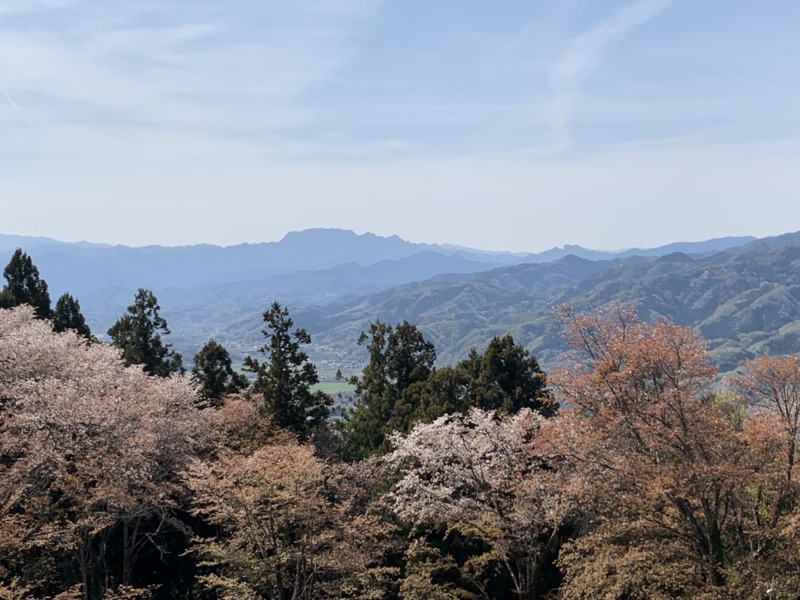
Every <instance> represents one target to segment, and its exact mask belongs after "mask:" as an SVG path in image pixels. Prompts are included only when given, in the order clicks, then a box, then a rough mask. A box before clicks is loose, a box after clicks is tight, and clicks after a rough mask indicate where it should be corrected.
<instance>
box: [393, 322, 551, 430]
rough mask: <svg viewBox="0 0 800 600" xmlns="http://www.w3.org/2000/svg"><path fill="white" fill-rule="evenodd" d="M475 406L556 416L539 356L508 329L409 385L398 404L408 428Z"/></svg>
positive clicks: (400, 413) (402, 418)
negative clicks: (483, 347) (482, 348)
mask: <svg viewBox="0 0 800 600" xmlns="http://www.w3.org/2000/svg"><path fill="white" fill-rule="evenodd" d="M471 408H478V409H481V410H485V411H490V410H491V411H497V412H500V413H507V414H514V413H516V412H518V411H520V410H521V409H523V408H529V409H531V410H534V411H536V412H538V413H539V414H541V415H542V416H545V417H551V416H553V415H554V414H555V412H556V410H557V409H558V404H557V403H555V402H554V401H553V399H552V396H551V394H550V391H549V390H548V389H547V377H546V375H545V374H544V372H543V371H542V370H541V368H540V367H539V363H538V361H537V360H536V359H535V358H534V357H532V356H530V355H529V354H528V351H527V350H525V348H524V347H523V346H520V345H519V344H516V343H515V342H514V338H513V337H512V336H511V335H505V336H503V337H495V338H493V339H492V340H491V341H490V342H489V345H488V346H487V348H486V351H485V352H484V353H483V354H480V353H478V351H477V350H476V349H475V348H473V349H471V350H470V352H469V356H468V357H467V358H466V359H464V360H462V361H461V362H459V363H458V364H457V365H455V366H453V367H444V368H441V369H437V370H436V371H434V372H433V373H431V375H430V376H429V377H428V378H427V379H426V380H424V381H422V382H419V383H415V384H413V385H411V386H410V387H409V388H408V389H407V390H405V392H404V393H403V395H402V396H401V398H400V400H399V401H398V403H397V406H396V409H395V413H396V414H397V415H398V417H399V420H397V421H396V423H397V424H399V425H402V427H396V429H398V430H400V431H402V432H403V433H407V432H408V431H410V430H411V428H412V427H413V426H414V425H415V424H417V423H430V422H431V421H433V420H434V419H437V418H439V417H441V416H442V415H446V414H451V413H462V414H466V413H467V412H469V410H470V409H471Z"/></svg>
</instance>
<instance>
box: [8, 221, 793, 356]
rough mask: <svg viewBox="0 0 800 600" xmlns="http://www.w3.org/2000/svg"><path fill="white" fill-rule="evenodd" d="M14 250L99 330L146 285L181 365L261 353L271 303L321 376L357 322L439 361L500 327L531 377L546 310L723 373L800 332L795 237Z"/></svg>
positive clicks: (319, 235) (352, 237)
mask: <svg viewBox="0 0 800 600" xmlns="http://www.w3.org/2000/svg"><path fill="white" fill-rule="evenodd" d="M26 239H27V241H29V242H30V243H31V244H32V246H33V250H31V251H30V252H31V254H32V256H33V258H34V261H35V262H36V264H37V266H38V267H39V270H40V272H41V274H42V276H43V277H44V278H45V280H46V281H47V282H48V284H49V285H50V289H51V294H52V296H53V298H54V299H55V297H57V295H59V294H60V293H61V292H62V291H64V290H69V291H70V292H71V293H73V294H74V295H76V296H77V297H78V299H79V300H80V302H81V306H82V308H83V311H84V313H85V314H86V316H87V319H88V321H89V324H90V325H91V327H92V329H93V330H94V331H96V332H98V333H100V334H102V333H103V332H105V330H106V329H107V328H108V327H109V326H110V325H111V324H112V323H113V322H114V321H115V320H116V318H117V317H119V315H120V314H122V312H123V311H124V310H125V307H126V306H127V305H128V304H129V303H130V302H131V300H132V298H133V293H134V292H135V290H136V288H138V287H149V288H151V289H153V290H154V291H155V292H156V294H157V296H158V298H159V301H160V303H161V306H162V314H163V315H164V316H165V317H166V318H167V320H168V321H169V324H170V327H171V329H172V335H171V336H170V338H171V341H172V343H173V344H174V345H175V347H176V349H178V350H179V351H181V352H182V353H184V355H185V356H186V358H191V356H193V355H194V353H195V352H196V351H197V350H198V349H199V348H200V347H201V346H202V344H203V343H204V342H205V341H207V340H208V339H209V338H211V337H214V338H216V339H217V340H218V341H220V342H221V343H223V344H224V345H225V346H227V347H228V348H229V349H230V350H231V352H232V354H233V355H234V356H238V357H242V356H244V355H247V354H251V353H252V352H253V350H254V348H256V347H258V346H259V345H260V342H261V334H260V331H261V313H262V311H263V310H264V309H265V308H266V307H267V306H268V305H269V303H270V302H272V301H273V300H277V301H279V302H282V303H284V304H285V305H287V306H289V307H290V308H291V310H292V314H293V317H294V318H295V321H296V322H297V323H298V325H299V326H302V327H305V328H307V329H308V330H309V332H310V333H311V334H312V336H313V338H314V347H313V348H312V352H311V353H312V356H313V358H314V359H315V360H317V361H319V362H320V364H321V366H322V367H323V368H325V367H331V368H336V367H338V366H349V367H352V368H358V366H359V365H360V364H361V362H362V361H363V355H362V349H361V348H359V347H357V346H356V344H355V340H356V339H357V338H358V335H359V333H360V332H361V331H362V330H364V329H365V328H366V327H368V324H369V322H370V321H374V320H375V319H377V318H380V319H382V320H384V321H387V322H397V321H400V320H403V319H407V320H409V321H411V322H413V323H416V324H418V325H419V327H420V328H421V329H422V330H423V332H424V333H425V334H426V335H427V336H428V337H429V338H430V339H431V340H432V341H433V342H434V343H435V344H436V346H437V349H438V351H439V358H440V363H442V364H446V363H450V362H452V361H455V360H457V359H460V358H462V357H463V356H464V355H465V354H466V353H467V351H468V350H469V348H470V347H472V346H477V347H481V346H483V345H484V344H485V343H486V342H487V340H488V339H490V338H491V337H492V336H495V335H500V334H504V333H506V332H511V333H512V334H513V335H514V337H515V338H516V339H517V340H518V341H519V342H521V343H523V344H525V345H526V346H527V347H528V349H529V350H530V351H531V352H533V353H534V354H535V355H536V356H537V357H538V358H539V359H540V361H541V362H542V363H543V364H544V365H546V366H552V365H554V364H555V363H556V362H557V361H558V360H559V358H560V356H561V354H562V352H563V351H564V346H563V343H562V341H561V338H560V329H559V326H558V324H557V323H556V321H555V319H554V318H553V308H554V307H555V306H558V305H559V304H562V303H564V302H572V303H573V304H574V305H575V306H576V307H577V308H579V309H585V310H593V309H595V308H596V307H599V306H603V305H605V304H607V303H609V302H612V301H621V302H625V303H631V302H635V303H636V304H637V305H638V306H639V308H640V311H641V312H642V315H643V316H644V317H645V318H650V319H655V318H659V317H661V316H669V317H671V318H672V319H674V320H675V321H676V322H677V323H679V324H682V325H691V326H695V327H697V328H698V329H699V331H700V333H701V334H702V335H703V336H704V337H705V338H706V339H707V340H708V341H709V344H710V348H711V349H712V352H713V355H714V356H715V358H716V359H717V360H718V361H719V362H720V366H721V367H722V368H723V369H731V368H735V367H736V365H737V364H738V363H739V361H740V360H741V359H742V358H744V357H747V356H751V355H752V354H753V353H757V352H760V351H762V350H769V351H771V352H775V353H782V352H788V351H791V350H792V349H793V348H794V347H795V344H796V342H797V339H798V335H800V326H798V325H797V323H798V321H800V300H799V299H800V291H799V290H800V288H798V286H799V285H800V281H798V276H797V264H796V262H795V261H796V260H797V256H796V255H797V254H798V253H800V235H798V234H787V235H785V236H778V237H776V238H766V239H763V240H757V241H752V239H753V238H749V237H743V238H721V239H718V240H709V241H706V242H696V243H676V244H670V245H668V246H664V247H661V248H654V249H635V250H626V251H621V252H603V251H594V250H587V249H584V248H581V247H580V246H566V247H564V248H556V249H552V250H548V251H546V252H543V253H540V254H513V253H503V252H482V251H478V250H472V249H468V248H458V247H453V246H446V245H426V244H413V243H410V242H406V241H404V240H401V239H400V238H398V237H396V236H394V237H390V238H383V237H379V236H375V235H372V234H364V235H357V234H355V233H353V232H349V231H342V230H308V231H304V232H295V233H292V234H288V235H287V236H286V237H285V238H284V239H283V240H281V241H280V242H273V243H267V244H250V245H248V244H243V245H240V246H231V247H225V248H223V247H217V246H187V247H178V248H164V247H155V246H154V247H145V248H127V247H112V246H104V245H97V244H88V243H79V244H66V243H63V242H57V241H55V240H49V239H45V238H20V237H13V236H0V249H2V248H9V247H11V246H14V245H16V244H22V243H24V242H25V241H26ZM3 252H5V253H6V254H9V255H10V252H11V251H8V250H5V251H3V250H0V260H3V259H4V256H2V254H3Z"/></svg>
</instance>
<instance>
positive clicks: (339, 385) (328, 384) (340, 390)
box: [311, 381, 356, 396]
mask: <svg viewBox="0 0 800 600" xmlns="http://www.w3.org/2000/svg"><path fill="white" fill-rule="evenodd" d="M311 389H312V390H314V391H317V390H320V391H323V392H325V393H326V394H330V395H331V396H335V395H337V394H352V393H353V391H354V390H355V389H356V388H355V386H354V385H351V384H349V383H345V382H344V381H323V382H321V383H318V384H316V385H312V386H311Z"/></svg>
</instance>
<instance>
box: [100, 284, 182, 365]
mask: <svg viewBox="0 0 800 600" xmlns="http://www.w3.org/2000/svg"><path fill="white" fill-rule="evenodd" d="M159 310H161V307H160V306H159V305H158V300H157V299H156V297H155V296H154V295H153V292H151V291H150V290H147V289H143V288H139V291H138V292H136V298H135V300H134V303H133V304H131V305H130V306H129V307H128V312H127V313H126V314H125V315H123V316H121V317H120V318H119V319H118V320H117V322H116V323H114V325H112V326H111V329H109V330H108V335H109V336H110V337H111V343H112V344H113V345H115V346H117V347H118V348H120V349H121V350H122V358H123V360H124V361H125V363H126V364H128V365H134V364H135V365H143V366H144V370H145V372H146V373H149V374H151V375H158V376H161V377H169V376H170V375H172V374H173V373H179V372H183V361H182V359H181V355H180V354H178V353H177V352H173V351H172V350H171V347H172V346H171V345H170V344H165V343H164V342H163V341H162V339H161V336H162V334H163V335H168V334H169V328H168V327H167V322H166V321H165V320H164V319H163V318H162V317H161V316H159V314H158V311H159Z"/></svg>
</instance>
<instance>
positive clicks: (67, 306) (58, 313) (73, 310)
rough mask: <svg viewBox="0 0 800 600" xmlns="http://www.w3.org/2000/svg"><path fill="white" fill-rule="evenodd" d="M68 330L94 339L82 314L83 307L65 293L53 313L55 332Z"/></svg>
mask: <svg viewBox="0 0 800 600" xmlns="http://www.w3.org/2000/svg"><path fill="white" fill-rule="evenodd" d="M68 329H72V330H74V331H75V332H77V333H78V334H79V335H82V336H83V337H85V338H86V339H92V332H91V331H90V329H89V326H88V325H87V324H86V319H85V318H84V316H83V314H82V313H81V305H80V304H79V303H78V301H77V300H76V299H75V298H73V297H72V295H70V294H67V293H64V294H63V295H62V296H61V297H60V298H59V299H58V301H57V302H56V308H55V310H54V311H53V331H56V332H62V331H67V330H68Z"/></svg>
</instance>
